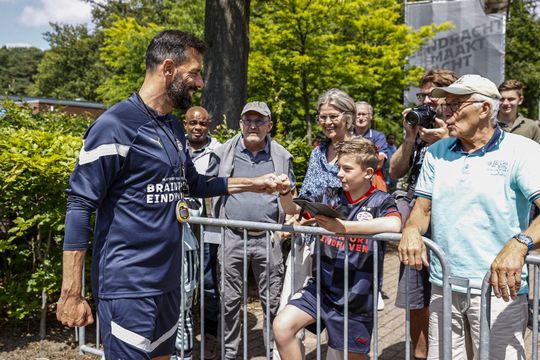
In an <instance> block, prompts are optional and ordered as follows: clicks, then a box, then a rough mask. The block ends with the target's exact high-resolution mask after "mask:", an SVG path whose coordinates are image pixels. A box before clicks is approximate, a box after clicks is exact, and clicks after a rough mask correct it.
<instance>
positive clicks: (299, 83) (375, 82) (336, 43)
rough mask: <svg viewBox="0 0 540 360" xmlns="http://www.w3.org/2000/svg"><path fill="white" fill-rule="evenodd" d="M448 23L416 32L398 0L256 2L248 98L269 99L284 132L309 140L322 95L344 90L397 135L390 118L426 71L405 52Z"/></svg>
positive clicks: (288, 0) (416, 48)
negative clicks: (404, 93) (411, 63)
mask: <svg viewBox="0 0 540 360" xmlns="http://www.w3.org/2000/svg"><path fill="white" fill-rule="evenodd" d="M446 26H447V25H443V26H436V25H432V26H428V27H424V28H422V29H420V30H418V31H413V30H411V29H410V28H408V27H407V26H406V25H405V24H404V22H403V18H402V2H401V1H398V0H358V1H333V0H275V1H257V2H255V4H254V6H253V12H252V19H251V28H250V33H251V35H250V38H251V52H250V59H249V78H248V80H249V94H248V95H249V98H251V99H260V100H266V101H268V102H269V104H270V105H271V106H272V108H273V113H274V118H275V120H277V121H278V122H281V123H282V124H279V125H278V129H279V130H280V131H283V132H286V133H288V134H289V136H304V135H306V134H307V135H306V136H307V138H308V139H310V140H311V135H312V133H313V124H312V122H313V119H314V117H313V113H314V109H315V105H316V100H317V98H318V96H319V95H320V94H322V93H323V92H324V91H325V90H327V89H329V88H333V87H338V88H341V89H343V90H345V91H347V92H348V93H349V94H350V95H351V96H353V97H354V98H355V99H357V100H366V101H368V102H370V103H371V104H372V105H373V106H374V107H375V119H376V124H377V125H379V126H378V128H379V129H380V130H390V131H392V132H396V130H397V129H398V128H399V122H398V121H396V122H394V123H392V122H391V121H388V120H392V119H396V120H397V119H398V118H399V116H400V115H399V114H400V113H401V109H402V91H403V88H405V87H407V86H409V85H410V84H411V83H415V82H416V81H417V79H418V77H419V76H420V73H421V71H422V69H420V68H415V67H410V68H407V56H408V55H410V54H412V53H414V52H415V51H416V50H418V49H419V47H420V46H421V45H422V44H423V43H424V42H426V41H427V40H429V39H430V38H431V37H432V36H433V35H434V34H435V32H436V31H438V30H441V29H444V28H446ZM383 119H384V122H382V121H381V120H383Z"/></svg>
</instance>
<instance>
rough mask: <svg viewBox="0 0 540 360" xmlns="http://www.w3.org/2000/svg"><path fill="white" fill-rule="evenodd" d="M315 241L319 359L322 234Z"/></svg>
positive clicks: (318, 348) (319, 357)
mask: <svg viewBox="0 0 540 360" xmlns="http://www.w3.org/2000/svg"><path fill="white" fill-rule="evenodd" d="M315 241H316V243H315V254H316V256H315V262H316V265H317V271H316V274H317V275H316V277H315V282H316V285H317V286H316V287H317V319H316V320H317V322H316V324H317V325H316V327H317V359H321V236H320V235H317V238H316V239H315Z"/></svg>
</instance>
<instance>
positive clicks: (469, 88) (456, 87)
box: [431, 74, 501, 99]
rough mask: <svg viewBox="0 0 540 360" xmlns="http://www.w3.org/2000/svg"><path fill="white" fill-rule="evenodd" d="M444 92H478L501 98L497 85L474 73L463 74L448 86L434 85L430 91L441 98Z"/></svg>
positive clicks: (468, 93)
mask: <svg viewBox="0 0 540 360" xmlns="http://www.w3.org/2000/svg"><path fill="white" fill-rule="evenodd" d="M446 94H454V95H470V94H480V95H484V96H488V97H490V98H494V99H500V98H501V94H500V93H499V90H498V89H497V86H496V85H495V84H494V83H493V82H492V81H491V80H489V79H486V78H485V77H482V76H480V75H476V74H468V75H463V76H462V77H460V78H459V79H457V80H456V81H454V82H453V83H452V84H450V85H449V86H444V87H436V88H435V89H433V91H431V96H432V97H434V98H443V97H445V96H446Z"/></svg>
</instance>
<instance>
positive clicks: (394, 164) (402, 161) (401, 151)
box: [390, 139, 414, 180]
mask: <svg viewBox="0 0 540 360" xmlns="http://www.w3.org/2000/svg"><path fill="white" fill-rule="evenodd" d="M413 151H414V139H413V140H408V139H405V140H404V141H403V144H401V146H400V147H399V148H398V149H397V150H396V152H395V153H394V155H392V158H391V159H390V177H391V178H392V179H394V180H398V179H400V178H402V177H403V176H405V175H406V174H407V172H408V171H409V168H410V163H409V159H410V158H411V155H412V153H413Z"/></svg>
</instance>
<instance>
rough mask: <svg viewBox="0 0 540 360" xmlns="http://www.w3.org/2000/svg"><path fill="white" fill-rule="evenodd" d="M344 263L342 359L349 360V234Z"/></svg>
mask: <svg viewBox="0 0 540 360" xmlns="http://www.w3.org/2000/svg"><path fill="white" fill-rule="evenodd" d="M344 240H345V243H344V245H345V264H344V266H343V270H344V272H345V274H344V275H345V276H344V279H343V282H344V284H343V285H344V286H343V292H344V294H343V295H344V299H343V300H344V304H343V305H344V307H345V308H344V309H343V310H344V311H343V312H344V313H345V324H343V359H344V360H349V236H345V239H344Z"/></svg>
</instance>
